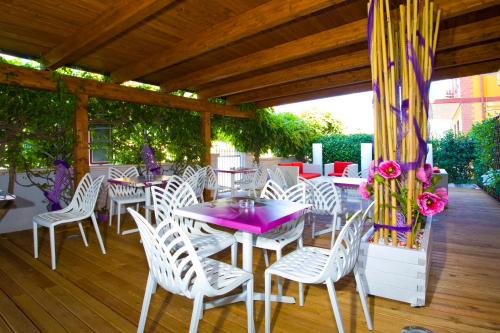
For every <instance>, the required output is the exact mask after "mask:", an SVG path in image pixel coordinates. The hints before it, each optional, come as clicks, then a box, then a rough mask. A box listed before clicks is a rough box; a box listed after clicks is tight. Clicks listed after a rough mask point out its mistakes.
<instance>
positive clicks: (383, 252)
mask: <svg viewBox="0 0 500 333" xmlns="http://www.w3.org/2000/svg"><path fill="white" fill-rule="evenodd" d="M431 226H432V218H427V222H426V224H425V229H424V237H423V239H422V245H421V247H420V249H418V250H413V249H405V248H397V247H393V246H386V245H381V244H374V243H369V242H368V238H369V237H370V236H371V235H372V234H373V228H371V229H370V230H369V231H368V232H367V233H366V234H365V235H364V236H363V238H362V240H361V248H360V253H359V257H358V268H359V269H361V270H362V271H363V273H364V274H363V275H364V279H365V281H364V282H365V283H364V284H365V286H366V288H367V293H368V294H370V295H374V296H380V297H385V298H389V299H393V300H397V301H401V302H405V303H409V304H410V305H411V306H424V305H425V293H426V291H427V281H428V278H429V270H430V264H431V262H430V257H431V249H432V244H431Z"/></svg>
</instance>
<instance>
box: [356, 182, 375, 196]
mask: <svg viewBox="0 0 500 333" xmlns="http://www.w3.org/2000/svg"><path fill="white" fill-rule="evenodd" d="M369 188H370V185H368V183H367V182H361V184H359V189H358V191H359V194H360V195H361V197H362V198H363V199H365V200H368V199H370V197H371V195H372V194H371V193H370V189H369Z"/></svg>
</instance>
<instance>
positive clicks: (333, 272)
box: [318, 210, 365, 282]
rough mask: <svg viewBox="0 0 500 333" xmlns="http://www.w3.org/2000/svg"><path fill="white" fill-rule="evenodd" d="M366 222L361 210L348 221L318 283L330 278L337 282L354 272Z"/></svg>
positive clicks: (336, 241) (334, 245)
mask: <svg viewBox="0 0 500 333" xmlns="http://www.w3.org/2000/svg"><path fill="white" fill-rule="evenodd" d="M364 222H365V221H364V220H363V218H362V217H361V210H358V211H357V212H356V213H354V215H353V216H351V218H350V219H349V220H348V221H347V223H346V225H345V226H344V227H343V228H342V230H341V231H340V233H339V235H338V237H337V239H336V240H335V243H334V244H333V247H332V249H331V250H330V257H329V258H328V263H327V265H326V266H325V268H324V269H323V271H322V272H321V273H320V274H319V276H318V281H325V280H326V279H327V278H328V277H329V278H331V279H332V281H333V282H336V281H338V280H339V279H340V278H342V277H343V276H345V275H347V274H349V273H350V272H351V271H352V269H353V268H354V265H356V261H357V259H358V253H359V246H360V243H361V236H362V232H363V225H364Z"/></svg>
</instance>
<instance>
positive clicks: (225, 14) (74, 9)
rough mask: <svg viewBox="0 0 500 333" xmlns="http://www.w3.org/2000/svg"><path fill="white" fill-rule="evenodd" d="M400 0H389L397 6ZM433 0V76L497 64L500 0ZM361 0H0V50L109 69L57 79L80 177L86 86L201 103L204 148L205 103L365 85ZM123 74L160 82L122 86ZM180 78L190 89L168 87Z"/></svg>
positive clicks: (16, 77)
mask: <svg viewBox="0 0 500 333" xmlns="http://www.w3.org/2000/svg"><path fill="white" fill-rule="evenodd" d="M402 2H403V1H398V0H390V3H391V5H392V6H394V8H396V7H397V5H398V4H400V3H402ZM435 3H436V4H437V6H438V7H440V8H441V10H442V12H443V16H442V24H441V32H440V35H439V40H438V48H437V56H436V67H435V73H434V79H444V78H452V77H458V76H465V75H473V74H480V73H487V72H492V71H496V70H498V69H499V68H500V41H499V40H500V1H499V0H454V1H449V0H435ZM366 6H367V1H366V0H231V1H227V0H210V1H207V0H178V1H174V0H142V1H136V0H121V1H107V2H106V1H98V0H81V1H70V0H50V1H48V0H38V1H33V0H26V1H2V2H0V51H1V52H4V53H8V54H13V55H17V56H22V57H29V58H34V59H41V60H42V62H43V64H44V65H45V66H46V68H47V69H56V68H58V67H60V66H76V67H79V68H82V69H84V70H88V71H92V72H97V73H101V74H105V75H109V76H110V77H111V78H112V80H113V82H114V83H102V82H97V81H91V80H83V79H77V78H69V77H68V78H65V82H66V84H67V86H68V89H69V90H70V91H72V92H74V93H75V94H77V95H78V105H77V109H76V117H75V119H76V121H75V129H76V131H75V132H76V133H77V143H78V144H77V147H76V151H75V155H76V156H75V157H76V161H77V162H76V165H75V171H76V174H77V176H78V175H81V174H83V173H85V172H87V170H88V167H89V166H88V165H89V163H88V146H87V139H88V138H87V132H88V115H87V101H88V97H89V96H96V97H101V98H107V99H115V100H124V101H130V102H136V103H143V104H154V105H162V106H171V107H176V108H181V109H186V110H192V111H198V112H200V113H201V115H202V133H203V141H204V143H205V144H206V145H207V146H208V147H209V146H210V126H211V123H210V115H211V114H222V115H227V116H234V117H251V116H252V113H251V112H242V111H240V110H239V108H238V105H239V104H242V103H255V105H256V106H257V107H267V106H274V105H278V104H285V103H292V102H298V101H304V100H309V99H315V98H321V97H329V96H334V95H340V94H346V93H353V92H359V91H366V90H369V89H371V73H370V62H369V59H368V51H367V39H366V24H367V19H366V16H367V8H366ZM0 72H1V75H0V83H4V84H5V83H7V84H19V85H22V86H26V87H31V88H39V89H47V90H53V89H55V84H54V82H53V81H52V80H51V76H50V73H49V72H48V71H36V70H31V69H26V68H20V67H15V66H10V65H6V64H1V65H0ZM128 80H136V81H140V82H144V83H149V84H154V85H159V86H160V87H161V92H159V93H157V92H151V91H146V90H141V89H137V88H130V87H125V86H122V85H120V84H121V83H123V82H125V81H128ZM178 89H186V90H190V91H193V92H196V93H197V96H198V99H190V98H185V97H177V96H173V95H171V94H169V93H170V92H172V91H175V90H178ZM211 97H224V98H225V99H226V101H227V104H226V105H221V104H215V103H210V102H208V101H207V99H208V98H211ZM207 151H208V154H207V156H205V162H208V161H209V159H210V153H209V149H208V150H207ZM77 178H78V177H77Z"/></svg>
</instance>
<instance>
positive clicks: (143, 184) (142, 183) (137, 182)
mask: <svg viewBox="0 0 500 333" xmlns="http://www.w3.org/2000/svg"><path fill="white" fill-rule="evenodd" d="M169 179H170V176H164V175H158V176H154V175H150V176H149V177H144V176H140V177H124V178H112V179H108V183H111V184H116V185H122V186H131V187H137V188H144V194H145V196H146V207H145V211H146V220H147V221H148V222H149V223H151V210H150V207H151V205H152V202H151V186H154V185H162V184H166V183H167V182H168V180H169ZM118 214H120V212H118ZM134 232H139V229H137V228H134V229H129V230H124V231H123V232H122V235H127V234H131V233H134Z"/></svg>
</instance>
